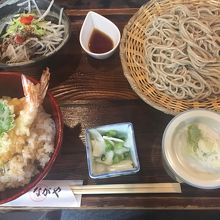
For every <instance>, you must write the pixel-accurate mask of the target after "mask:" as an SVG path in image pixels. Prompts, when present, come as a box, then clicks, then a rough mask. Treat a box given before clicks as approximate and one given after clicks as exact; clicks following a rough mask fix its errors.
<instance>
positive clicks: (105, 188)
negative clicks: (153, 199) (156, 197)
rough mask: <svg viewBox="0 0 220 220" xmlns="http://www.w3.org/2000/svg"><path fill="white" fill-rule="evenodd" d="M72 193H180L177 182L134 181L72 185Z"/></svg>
mask: <svg viewBox="0 0 220 220" xmlns="http://www.w3.org/2000/svg"><path fill="white" fill-rule="evenodd" d="M71 189H72V191H73V193H74V194H124V193H125V194H130V193H181V186H180V184H179V183H139V184H138V183H136V184H107V185H84V186H72V187H71Z"/></svg>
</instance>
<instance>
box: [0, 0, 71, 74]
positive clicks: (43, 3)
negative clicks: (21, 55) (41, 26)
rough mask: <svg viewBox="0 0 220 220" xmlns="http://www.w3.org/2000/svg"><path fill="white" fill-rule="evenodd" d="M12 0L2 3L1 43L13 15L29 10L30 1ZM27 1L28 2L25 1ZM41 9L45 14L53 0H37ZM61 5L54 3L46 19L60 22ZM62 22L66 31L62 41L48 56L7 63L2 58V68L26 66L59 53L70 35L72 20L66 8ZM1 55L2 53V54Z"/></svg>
mask: <svg viewBox="0 0 220 220" xmlns="http://www.w3.org/2000/svg"><path fill="white" fill-rule="evenodd" d="M11 2H12V1H9V0H6V1H5V2H4V3H2V4H0V45H1V41H2V40H1V37H2V35H3V34H4V33H5V30H6V27H7V24H6V23H7V22H9V21H10V19H11V18H12V17H14V15H16V14H21V13H24V12H27V11H28V3H27V1H25V0H15V1H13V3H11ZM25 2H26V3H25ZM35 2H36V4H37V6H38V8H39V10H40V11H41V13H42V14H43V13H44V12H45V11H46V10H47V9H48V7H49V6H50V3H51V1H48V0H35ZM31 9H33V10H35V9H34V3H33V1H31ZM35 11H36V10H35ZM60 11H61V7H59V6H58V5H56V4H55V3H53V4H52V6H51V8H50V12H49V14H48V15H47V16H46V17H45V18H44V19H45V20H46V21H53V22H54V23H56V24H57V23H58V21H59V17H60ZM61 24H63V25H64V33H63V39H62V41H61V42H60V43H59V44H58V45H57V46H56V48H55V49H54V50H53V52H52V53H50V54H48V55H46V56H36V58H33V59H30V60H29V61H25V62H18V63H8V64H7V63H5V62H3V61H2V60H1V59H0V68H1V69H4V70H5V69H10V68H12V67H24V66H29V65H31V64H34V63H36V62H40V61H43V60H46V59H47V58H49V57H51V56H52V55H54V54H55V53H57V52H58V51H59V50H60V49H61V48H62V47H63V46H64V45H65V44H66V42H67V41H68V39H69V37H70V33H71V31H70V21H69V18H68V16H67V15H66V14H65V12H64V10H63V13H62V19H61ZM0 56H1V54H0Z"/></svg>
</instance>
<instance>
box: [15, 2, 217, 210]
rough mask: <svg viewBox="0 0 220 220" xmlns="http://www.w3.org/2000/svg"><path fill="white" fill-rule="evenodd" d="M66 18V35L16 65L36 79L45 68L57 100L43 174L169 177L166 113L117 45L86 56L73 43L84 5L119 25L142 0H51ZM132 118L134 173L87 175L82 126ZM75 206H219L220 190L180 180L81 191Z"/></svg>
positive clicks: (142, 179) (127, 179) (126, 179)
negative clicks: (135, 188)
mask: <svg viewBox="0 0 220 220" xmlns="http://www.w3.org/2000/svg"><path fill="white" fill-rule="evenodd" d="M55 2H56V3H57V4H58V5H60V6H61V7H64V8H65V12H66V13H67V15H68V16H69V18H70V21H71V32H72V33H71V38H70V39H69V41H68V43H67V44H66V45H65V47H64V48H63V49H62V50H61V51H59V52H58V53H57V54H56V55H55V56H53V57H52V58H50V59H49V60H47V61H46V62H44V63H40V64H37V65H33V66H30V67H28V68H16V69H12V70H13V71H20V72H23V73H25V74H27V75H31V76H34V77H35V78H37V79H39V77H40V74H41V72H42V70H43V69H44V68H45V67H46V66H48V67H49V68H50V70H51V73H52V76H51V82H50V91H51V92H52V93H53V95H54V96H55V97H56V99H57V101H58V102H59V104H60V107H61V110H62V113H63V118H64V123H65V126H64V137H63V144H62V149H61V152H60V155H59V156H58V158H57V160H56V162H55V164H54V166H53V168H52V169H51V171H50V172H49V174H48V176H47V177H46V179H59V180H65V179H66V180H68V179H73V180H78V179H79V180H83V181H84V184H113V183H154V182H173V180H172V179H171V178H170V177H169V175H168V174H167V173H166V171H165V170H164V168H163V165H162V155H161V139H162V135H163V131H164V129H165V127H166V125H167V124H168V123H169V121H170V120H171V119H172V116H171V115H166V114H165V113H163V112H160V111H158V110H156V109H154V108H152V107H151V106H149V105H147V104H146V103H145V102H143V101H142V100H141V99H140V98H139V97H138V96H137V95H136V94H135V93H134V91H133V90H132V89H131V87H130V85H129V83H128V81H127V80H126V78H125V76H124V75H123V70H122V66H121V62H120V56H119V49H118V50H117V51H116V53H115V54H114V55H113V56H112V57H110V58H109V59H106V60H95V59H93V58H90V57H88V56H87V55H86V54H85V52H84V51H83V50H82V48H81V47H80V44H79V32H80V28H81V25H82V22H83V19H84V18H85V15H86V14H87V12H88V11H89V10H93V11H96V12H98V13H100V14H102V15H104V16H106V17H107V18H109V19H110V20H111V21H113V22H114V23H115V24H116V25H117V26H118V27H119V29H120V31H121V33H122V31H123V27H124V26H125V25H126V24H127V22H128V20H129V18H130V17H131V16H132V15H133V14H134V13H135V12H136V11H137V10H138V8H139V7H140V6H141V4H143V2H144V1H135V0H130V1H129V0H127V1H125V0H124V1H123V0H117V1H113V0H112V1H105V0H93V1H89V0H87V1H86V0H78V1H71V0H65V1H64V0H56V1H55ZM118 122H132V123H133V126H134V131H135V137H136V144H137V151H138V155H139V160H140V166H141V169H140V171H139V172H138V173H137V174H134V175H128V176H123V177H115V178H110V179H103V180H92V179H91V178H90V177H89V175H88V169H87V161H86V150H85V129H86V128H90V127H95V126H99V125H104V124H110V123H118ZM81 208H98V209H100V208H116V209H117V208H119V209H180V210H183V209H187V210H189V209H190V210H191V209H192V210H198V209H209V210H210V209H219V208H220V190H201V189H197V188H193V187H191V186H187V185H184V184H182V193H181V194H130V195H128V194H127V195H83V197H82V204H81Z"/></svg>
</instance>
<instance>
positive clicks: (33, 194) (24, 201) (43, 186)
mask: <svg viewBox="0 0 220 220" xmlns="http://www.w3.org/2000/svg"><path fill="white" fill-rule="evenodd" d="M82 184H83V181H82V180H42V181H41V182H40V183H38V184H37V185H36V186H35V187H34V188H32V189H31V190H30V191H29V192H27V193H25V194H24V195H22V196H20V197H19V198H17V199H15V200H13V201H11V202H8V203H4V204H2V205H0V206H2V207H32V208H34V207H43V208H50V207H55V208H66V207H80V205H81V198H82V195H74V194H73V192H72V190H71V188H70V186H73V185H82Z"/></svg>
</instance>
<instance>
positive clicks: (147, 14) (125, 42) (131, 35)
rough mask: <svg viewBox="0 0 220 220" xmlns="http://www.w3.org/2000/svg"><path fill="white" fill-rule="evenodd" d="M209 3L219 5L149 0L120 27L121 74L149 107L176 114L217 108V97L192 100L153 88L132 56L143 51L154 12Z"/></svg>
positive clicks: (214, 0) (219, 101)
mask: <svg viewBox="0 0 220 220" xmlns="http://www.w3.org/2000/svg"><path fill="white" fill-rule="evenodd" d="M201 3H204V4H213V5H215V6H217V7H220V1H219V0H210V1H207V0H151V1H149V2H148V3H146V4H145V5H143V6H142V7H141V8H140V9H139V10H138V11H137V13H136V14H134V15H133V17H132V18H131V19H130V20H129V22H128V24H127V25H126V26H125V27H124V30H123V34H122V39H121V44H120V58H121V63H122V67H123V71H124V75H125V77H126V78H127V80H128V82H129V83H130V85H131V87H132V89H133V90H134V91H135V92H136V93H137V94H138V95H139V97H140V98H141V99H143V100H144V101H145V102H146V103H147V104H149V105H151V106H152V107H154V108H156V109H158V110H160V111H163V112H164V113H167V114H171V115H176V114H178V113H180V112H182V111H186V110H189V109H193V108H205V109H209V110H213V111H216V112H219V111H220V98H219V96H210V97H208V98H206V99H203V100H198V101H192V100H190V99H188V100H187V99H184V100H179V99H175V98H174V97H171V96H168V95H166V94H165V93H164V92H162V91H159V90H157V89H156V88H155V87H154V86H153V85H152V84H149V83H148V81H147V74H146V72H145V71H146V70H143V68H141V67H140V66H139V65H137V64H136V63H135V62H134V61H133V59H132V57H133V56H135V54H137V52H138V53H141V54H142V55H143V54H144V47H143V42H144V29H145V27H146V24H148V22H151V19H152V18H153V17H154V16H155V15H156V16H157V15H160V14H162V13H163V12H167V11H168V10H169V9H171V8H173V6H174V5H177V4H186V5H187V4H190V5H192V4H195V5H196V4H201Z"/></svg>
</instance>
